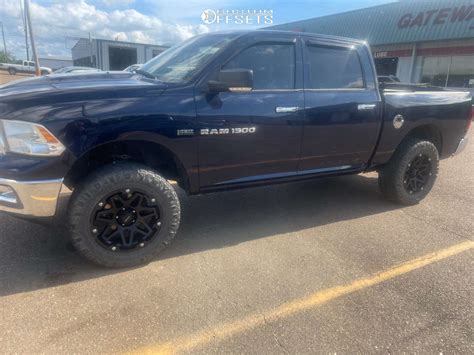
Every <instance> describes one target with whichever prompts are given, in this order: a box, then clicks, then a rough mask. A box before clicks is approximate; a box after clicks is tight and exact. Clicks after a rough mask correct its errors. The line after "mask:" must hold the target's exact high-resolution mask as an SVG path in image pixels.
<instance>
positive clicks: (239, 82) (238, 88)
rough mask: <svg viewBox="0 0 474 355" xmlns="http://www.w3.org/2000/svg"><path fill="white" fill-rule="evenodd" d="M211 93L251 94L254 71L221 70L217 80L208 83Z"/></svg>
mask: <svg viewBox="0 0 474 355" xmlns="http://www.w3.org/2000/svg"><path fill="white" fill-rule="evenodd" d="M208 86H209V91H211V92H226V91H231V92H249V91H252V89H253V71H252V70H250V69H227V70H221V71H220V72H219V74H218V76H217V80H210V81H209V82H208Z"/></svg>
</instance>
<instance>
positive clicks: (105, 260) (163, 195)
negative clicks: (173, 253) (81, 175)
mask: <svg viewBox="0 0 474 355" xmlns="http://www.w3.org/2000/svg"><path fill="white" fill-rule="evenodd" d="M130 188H132V189H134V188H135V189H140V190H141V191H144V192H146V193H147V194H150V195H152V196H154V197H156V200H157V201H158V204H159V208H160V211H161V214H162V215H161V219H160V220H161V222H162V225H161V227H160V229H159V231H158V232H157V233H156V234H155V236H154V237H153V239H152V240H150V242H149V243H147V245H146V246H145V247H143V248H138V249H134V250H131V251H128V252H114V251H112V250H110V249H107V248H105V247H104V246H103V245H100V243H99V242H98V241H97V239H96V236H95V235H94V234H93V232H92V231H91V215H92V213H93V212H92V211H93V210H94V208H96V206H97V205H98V204H100V203H101V201H103V199H104V198H105V196H107V195H108V194H110V193H112V192H114V191H117V190H121V189H130ZM180 216H181V212H180V203H179V199H178V196H177V194H176V191H175V190H174V188H173V187H172V186H171V184H170V183H169V182H168V181H167V180H166V179H165V178H163V177H162V176H160V175H159V174H158V173H157V172H156V171H154V170H152V169H150V168H148V167H146V166H144V165H141V164H136V163H123V164H113V165H108V166H105V167H103V168H100V169H98V170H96V171H94V172H93V173H91V174H90V175H89V176H88V177H87V178H86V179H85V180H84V181H83V183H82V184H80V185H79V186H78V187H76V188H75V189H74V193H73V195H72V196H71V201H70V204H69V211H68V227H69V231H70V235H71V239H72V244H73V246H74V247H75V248H76V250H77V251H78V252H79V253H80V254H81V255H82V256H84V257H85V258H87V259H89V260H90V261H92V262H93V263H95V264H98V265H101V266H105V267H115V268H120V267H131V266H136V265H140V264H144V263H147V262H149V261H150V260H152V259H154V258H155V257H156V256H157V255H158V254H159V253H160V252H161V251H162V250H163V249H165V248H166V247H167V246H168V245H169V244H170V243H171V241H172V240H173V238H174V237H175V235H176V232H177V231H178V228H179V222H180Z"/></svg>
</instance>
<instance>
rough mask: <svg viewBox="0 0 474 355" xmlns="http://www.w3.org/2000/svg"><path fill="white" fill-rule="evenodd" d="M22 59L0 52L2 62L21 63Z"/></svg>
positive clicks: (0, 61)
mask: <svg viewBox="0 0 474 355" xmlns="http://www.w3.org/2000/svg"><path fill="white" fill-rule="evenodd" d="M19 62H20V61H19V60H18V59H16V58H15V56H14V55H12V54H10V53H8V55H5V52H3V51H2V52H0V63H19Z"/></svg>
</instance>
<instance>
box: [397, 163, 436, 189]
mask: <svg viewBox="0 0 474 355" xmlns="http://www.w3.org/2000/svg"><path fill="white" fill-rule="evenodd" d="M431 170H432V166H431V158H430V157H428V156H427V155H424V154H419V155H418V156H416V157H415V158H414V159H413V160H412V161H410V163H408V166H407V170H406V171H405V177H404V181H403V184H404V187H405V189H406V191H407V192H408V193H409V194H417V193H419V192H420V191H423V190H424V189H425V187H426V185H427V183H428V181H429V180H430V177H431V176H432V173H431Z"/></svg>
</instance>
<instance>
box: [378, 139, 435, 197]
mask: <svg viewBox="0 0 474 355" xmlns="http://www.w3.org/2000/svg"><path fill="white" fill-rule="evenodd" d="M438 164H439V153H438V149H437V148H436V146H435V145H434V144H433V143H431V142H429V141H425V140H421V139H416V138H410V139H407V140H406V141H404V142H403V143H402V144H401V145H400V147H399V148H398V149H397V150H396V151H395V153H394V155H393V156H392V158H391V159H390V161H389V162H388V163H387V165H385V166H384V167H383V168H382V169H381V170H380V171H379V186H380V190H381V191H382V193H383V195H384V196H385V197H386V198H388V199H389V200H392V201H395V202H398V203H402V204H404V205H415V204H417V203H419V202H420V201H421V200H422V199H423V198H425V197H426V195H427V194H428V193H429V192H430V191H431V188H432V187H433V185H434V183H435V180H436V176H437V174H438Z"/></svg>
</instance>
